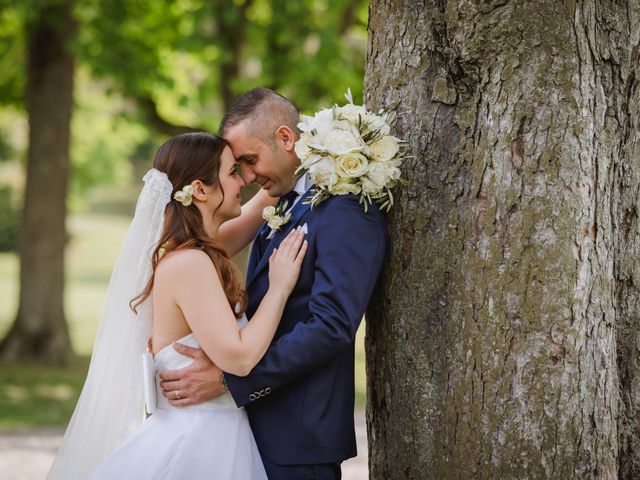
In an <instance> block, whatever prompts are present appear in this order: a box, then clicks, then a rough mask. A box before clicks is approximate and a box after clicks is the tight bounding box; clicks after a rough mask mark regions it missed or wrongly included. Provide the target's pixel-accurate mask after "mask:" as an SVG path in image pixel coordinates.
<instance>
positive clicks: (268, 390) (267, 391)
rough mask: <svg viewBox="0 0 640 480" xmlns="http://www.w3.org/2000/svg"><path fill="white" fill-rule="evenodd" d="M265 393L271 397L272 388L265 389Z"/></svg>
mask: <svg viewBox="0 0 640 480" xmlns="http://www.w3.org/2000/svg"><path fill="white" fill-rule="evenodd" d="M264 393H266V394H267V395H269V394H270V393H271V387H267V388H265V389H264Z"/></svg>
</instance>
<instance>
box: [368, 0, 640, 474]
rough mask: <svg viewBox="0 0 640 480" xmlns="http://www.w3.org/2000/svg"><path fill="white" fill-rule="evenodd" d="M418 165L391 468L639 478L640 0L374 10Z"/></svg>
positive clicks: (386, 374) (376, 404) (390, 409)
mask: <svg viewBox="0 0 640 480" xmlns="http://www.w3.org/2000/svg"><path fill="white" fill-rule="evenodd" d="M369 14H370V23H369V45H368V52H367V67H366V77H365V90H366V97H365V98H366V101H367V104H368V105H369V106H370V107H372V108H373V109H377V108H379V107H385V108H390V109H392V110H395V111H396V112H397V113H398V120H397V125H396V131H397V133H398V134H400V135H401V136H404V137H405V138H406V139H407V140H409V141H410V144H411V146H412V150H413V154H414V155H415V158H414V159H413V160H412V161H409V162H407V163H406V165H405V167H404V172H405V176H406V178H407V179H408V180H409V185H408V186H407V187H406V188H404V189H403V190H402V191H401V192H400V193H399V198H398V201H397V206H396V207H395V209H394V211H393V214H392V215H391V218H390V228H391V238H392V241H393V246H392V249H391V254H390V258H389V260H388V262H387V267H386V269H385V271H384V274H383V277H382V282H381V286H382V289H381V290H380V291H379V293H378V294H377V295H376V298H375V299H374V302H373V304H372V306H371V308H370V309H369V312H368V322H367V370H368V430H369V439H370V469H371V477H372V478H376V479H377V478H385V479H393V478H438V479H440V478H501V479H507V478H558V479H560V478H561V479H570V478H576V479H578V478H580V479H582V478H610V479H613V478H625V479H632V478H638V477H639V476H640V449H639V448H638V445H639V443H638V440H639V438H640V435H639V433H640V432H639V426H638V425H639V424H638V420H637V418H638V412H639V409H638V407H639V406H640V401H639V399H640V388H639V387H640V376H639V370H638V367H639V365H638V343H637V342H638V338H640V336H639V335H640V328H639V321H638V308H639V307H640V296H639V295H638V287H637V285H638V281H639V280H638V278H637V277H638V274H639V273H640V262H639V260H638V258H639V256H638V254H639V253H640V251H639V242H638V233H640V232H639V229H638V219H637V202H638V187H639V183H640V181H639V179H640V164H639V163H638V161H637V158H638V153H640V150H639V149H640V146H639V145H640V134H639V130H638V127H639V125H638V121H639V120H638V118H639V116H638V111H639V110H638V109H639V105H640V92H639V89H638V78H637V73H636V72H637V71H638V67H639V64H638V50H639V44H640V30H638V28H637V25H638V22H639V21H640V3H639V2H638V1H637V0H633V1H629V2H617V3H616V2H596V1H585V2H557V1H552V0H537V1H504V0H500V1H490V2H471V1H465V2H442V1H426V2H421V3H416V2H399V1H384V2H383V1H379V0H373V1H372V2H371V4H370V10H369Z"/></svg>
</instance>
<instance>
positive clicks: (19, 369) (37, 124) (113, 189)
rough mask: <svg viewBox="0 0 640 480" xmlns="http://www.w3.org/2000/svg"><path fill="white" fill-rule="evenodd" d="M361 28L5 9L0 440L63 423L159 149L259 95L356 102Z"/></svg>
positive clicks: (164, 9) (305, 1)
mask: <svg viewBox="0 0 640 480" xmlns="http://www.w3.org/2000/svg"><path fill="white" fill-rule="evenodd" d="M366 26H367V2H365V1H362V0H332V1H329V0H297V1H288V0H235V1H233V0H226V1H222V0H109V1H107V0H102V1H99V0H76V1H75V2H71V1H67V0H20V1H17V0H16V1H7V0H0V339H1V342H0V430H2V431H16V430H20V429H30V428H36V427H37V428H40V427H52V426H53V427H59V426H63V425H65V424H66V422H67V420H68V418H69V416H70V414H71V412H72V411H73V407H74V405H75V402H76V399H77V395H78V394H79V391H80V388H81V387H82V384H83V381H84V375H85V372H86V369H87V367H88V361H89V355H90V352H91V348H92V343H93V339H94V336H95V332H96V327H97V324H98V321H99V318H100V313H101V309H102V302H103V299H104V295H105V291H106V287H107V283H108V281H109V277H110V272H111V269H112V267H113V264H114V261H115V258H116V255H117V253H118V249H119V246H120V244H121V241H122V239H123V236H124V234H125V231H126V228H127V226H128V223H129V221H130V218H131V215H132V213H133V209H134V206H135V200H136V198H137V195H138V193H139V191H140V188H141V178H142V175H143V174H144V172H146V171H147V170H148V169H149V168H150V167H151V162H152V159H153V154H154V152H155V149H156V148H157V147H158V146H159V145H160V144H161V143H162V142H163V141H164V140H165V139H166V138H168V137H169V136H171V135H175V134H178V133H181V132H185V131H191V130H208V131H211V132H215V131H216V130H217V126H218V123H219V121H220V120H221V118H222V115H223V113H224V111H225V109H226V107H227V106H228V105H229V104H230V103H231V102H232V101H233V99H234V98H236V97H237V96H238V95H239V94H241V93H243V92H244V91H246V90H248V89H250V88H253V87H256V86H266V87H269V88H273V89H276V90H277V91H279V92H280V93H282V94H284V95H285V96H287V97H288V98H290V99H291V100H292V101H293V102H294V103H295V104H296V105H297V106H298V107H299V109H300V110H301V111H302V112H303V113H312V112H313V111H315V110H316V109H318V108H320V107H326V106H330V105H331V104H333V103H335V102H342V101H343V93H344V92H345V91H346V90H347V87H350V88H351V90H352V91H353V93H354V97H355V98H356V100H357V101H361V100H362V81H363V75H364V60H365V50H366V40H367V39H366V35H367V31H366ZM239 264H240V266H241V268H243V264H242V261H239ZM360 331H361V332H362V331H363V328H361V329H360ZM358 344H359V353H358V361H357V367H356V370H357V372H358V373H357V375H358V386H357V402H358V405H359V406H361V407H362V406H363V405H364V385H365V381H364V355H363V352H362V350H363V349H362V344H363V342H362V338H361V334H360V336H359V338H358Z"/></svg>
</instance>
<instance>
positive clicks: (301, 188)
mask: <svg viewBox="0 0 640 480" xmlns="http://www.w3.org/2000/svg"><path fill="white" fill-rule="evenodd" d="M309 187H311V180H310V179H309V174H306V175H303V176H302V177H300V178H299V179H298V181H297V182H296V184H295V186H294V187H293V191H294V192H296V193H297V194H298V198H300V197H302V196H303V195H304V194H305V193H306V192H307V190H309Z"/></svg>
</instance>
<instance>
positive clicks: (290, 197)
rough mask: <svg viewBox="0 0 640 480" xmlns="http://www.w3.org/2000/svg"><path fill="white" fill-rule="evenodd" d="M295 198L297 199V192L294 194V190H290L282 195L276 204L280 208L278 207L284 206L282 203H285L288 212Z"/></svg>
mask: <svg viewBox="0 0 640 480" xmlns="http://www.w3.org/2000/svg"><path fill="white" fill-rule="evenodd" d="M296 198H298V192H296V191H295V190H291V191H290V192H289V193H287V194H286V195H283V196H281V197H280V201H279V202H278V207H280V205H284V202H287V210H289V209H290V208H291V205H293V202H295V201H296ZM278 207H276V208H278ZM283 213H284V212H283Z"/></svg>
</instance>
